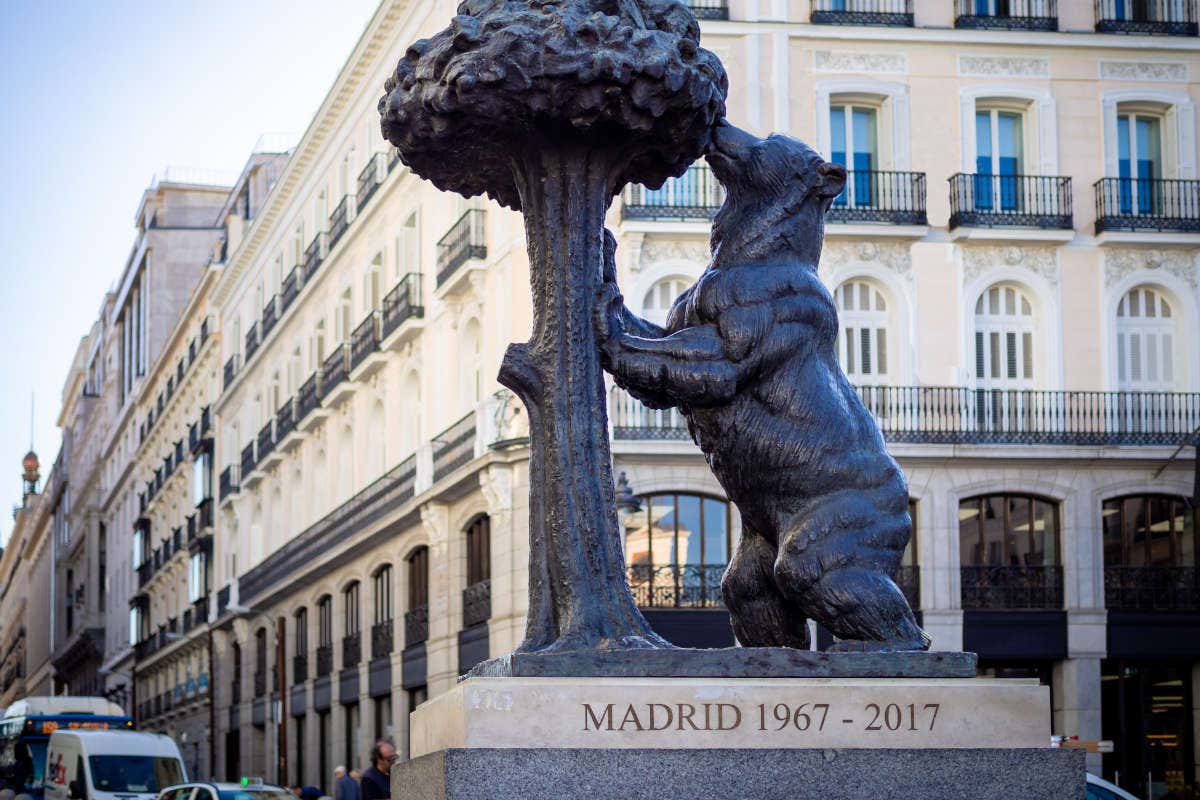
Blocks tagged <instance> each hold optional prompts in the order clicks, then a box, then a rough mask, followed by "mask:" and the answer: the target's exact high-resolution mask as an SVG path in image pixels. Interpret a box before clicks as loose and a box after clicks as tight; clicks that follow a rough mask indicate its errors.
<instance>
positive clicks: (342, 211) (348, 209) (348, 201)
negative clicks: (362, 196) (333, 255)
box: [329, 194, 354, 250]
mask: <svg viewBox="0 0 1200 800" xmlns="http://www.w3.org/2000/svg"><path fill="white" fill-rule="evenodd" d="M353 208H354V195H352V194H348V195H346V196H344V197H343V198H342V200H341V202H339V203H338V204H337V207H335V208H334V209H333V213H332V214H330V215H329V248H330V249H331V250H332V249H333V246H334V245H336V244H337V243H338V239H341V238H342V234H344V233H345V232H346V230H347V229H348V228H349V227H350V222H351V220H352V219H353V218H354V217H353V213H354V212H353Z"/></svg>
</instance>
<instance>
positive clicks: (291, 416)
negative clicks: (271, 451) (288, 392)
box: [275, 397, 296, 441]
mask: <svg viewBox="0 0 1200 800" xmlns="http://www.w3.org/2000/svg"><path fill="white" fill-rule="evenodd" d="M295 429H296V400H295V398H292V397H289V398H288V399H287V400H284V401H283V405H281V406H280V407H279V410H278V411H276V412H275V440H276V441H282V440H283V437H285V436H287V435H288V434H289V433H291V432H292V431H293V430H295Z"/></svg>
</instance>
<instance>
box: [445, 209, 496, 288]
mask: <svg viewBox="0 0 1200 800" xmlns="http://www.w3.org/2000/svg"><path fill="white" fill-rule="evenodd" d="M486 214H487V212H485V211H484V210H483V209H482V208H472V209H469V210H468V211H467V212H466V213H465V214H463V215H462V216H461V217H459V218H458V221H457V222H455V223H454V224H453V225H451V226H450V230H448V231H446V235H445V236H443V237H442V238H441V239H440V240H438V243H437V285H438V286H441V285H442V284H443V283H445V282H446V280H447V279H449V277H450V276H451V275H453V274H454V272H455V271H456V270H457V269H458V268H459V267H461V266H462V265H463V264H465V263H467V262H468V261H470V260H471V259H473V258H478V259H482V258H487V236H486V231H485V227H484V223H485V222H486V221H487V216H486Z"/></svg>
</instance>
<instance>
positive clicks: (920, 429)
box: [858, 386, 1200, 446]
mask: <svg viewBox="0 0 1200 800" xmlns="http://www.w3.org/2000/svg"><path fill="white" fill-rule="evenodd" d="M858 393H859V396H860V397H861V398H862V400H863V403H864V404H865V405H866V407H867V409H868V410H869V411H870V412H871V413H872V414H873V415H874V416H875V420H876V422H878V423H879V427H880V430H882V431H883V436H884V438H885V439H887V440H888V441H889V442H911V443H924V444H1023V445H1030V444H1053V445H1084V446H1121V445H1125V446H1130V445H1159V446H1175V445H1178V444H1180V443H1183V442H1186V441H1188V440H1189V438H1188V437H1189V436H1190V435H1191V432H1192V431H1194V430H1195V429H1196V427H1197V426H1200V393H1195V392H1192V393H1184V392H1076V391H1036V390H1023V389H966V388H961V387H950V386H860V387H858Z"/></svg>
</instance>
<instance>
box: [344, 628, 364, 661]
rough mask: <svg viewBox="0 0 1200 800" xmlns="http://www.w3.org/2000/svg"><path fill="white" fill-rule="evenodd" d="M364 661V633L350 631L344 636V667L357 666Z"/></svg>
mask: <svg viewBox="0 0 1200 800" xmlns="http://www.w3.org/2000/svg"><path fill="white" fill-rule="evenodd" d="M361 663H362V633H359V632H357V631H356V632H355V633H348V634H346V635H345V636H343V637H342V669H349V668H350V667H357V666H358V665H359V664H361Z"/></svg>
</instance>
